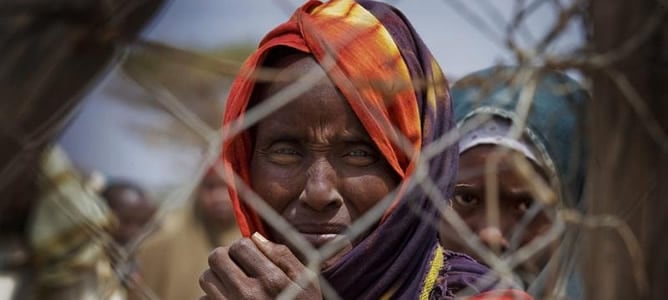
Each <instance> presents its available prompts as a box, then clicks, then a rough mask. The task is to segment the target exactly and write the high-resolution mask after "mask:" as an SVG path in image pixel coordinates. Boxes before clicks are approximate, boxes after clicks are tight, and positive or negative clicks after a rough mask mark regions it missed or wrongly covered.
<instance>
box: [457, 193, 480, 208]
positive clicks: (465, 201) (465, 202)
mask: <svg viewBox="0 0 668 300" xmlns="http://www.w3.org/2000/svg"><path fill="white" fill-rule="evenodd" d="M478 203H480V200H479V199H478V198H477V197H475V196H472V195H466V194H464V195H455V205H457V206H459V207H462V208H472V207H474V206H476V205H478Z"/></svg>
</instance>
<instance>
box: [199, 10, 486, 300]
mask: <svg viewBox="0 0 668 300" xmlns="http://www.w3.org/2000/svg"><path fill="white" fill-rule="evenodd" d="M265 67H268V68H273V69H274V70H275V72H274V73H272V74H271V81H270V82H268V83H265V82H261V81H260V80H258V79H257V78H258V77H257V76H256V75H257V74H258V73H257V71H258V69H259V68H265ZM447 86H448V85H447V82H446V79H445V77H444V76H443V73H442V72H441V70H440V68H439V66H438V64H437V63H436V62H435V61H434V58H433V57H432V55H431V53H430V52H429V50H428V49H427V48H426V46H425V45H424V44H423V42H422V41H421V40H420V38H419V36H418V35H417V34H416V33H415V31H414V29H413V28H412V26H411V25H410V24H409V23H408V21H407V20H406V18H405V17H404V16H403V15H402V14H401V13H400V12H398V11H397V10H396V9H394V8H392V7H391V6H389V5H386V4H382V3H378V2H373V1H358V2H355V1H350V0H340V1H330V2H327V3H321V2H319V1H310V2H307V3H306V4H304V5H303V6H302V7H300V8H299V9H298V10H297V11H296V12H295V13H294V15H293V16H292V17H291V19H290V20H289V21H288V22H286V23H284V24H282V25H280V26H278V27H277V28H276V29H274V30H273V31H271V32H270V33H269V34H267V36H266V37H265V38H264V39H263V40H262V42H261V43H260V46H259V48H258V50H257V51H255V52H254V53H253V54H252V55H251V56H250V58H249V59H248V60H247V61H246V63H245V64H244V66H243V68H242V71H241V74H240V75H239V76H238V77H237V79H236V81H235V82H234V85H233V87H232V91H231V93H230V96H229V98H228V102H227V104H226V110H225V115H224V127H223V130H224V132H225V136H224V137H225V139H224V143H223V154H222V157H221V160H220V161H219V168H218V169H219V170H220V171H221V172H223V173H224V175H225V176H226V178H227V180H228V181H229V182H230V183H234V184H230V186H231V188H230V196H231V198H232V201H233V204H234V208H235V212H236V218H237V223H238V224H239V227H240V229H241V231H242V234H243V235H244V236H245V237H246V238H244V239H241V240H240V241H238V242H236V243H234V244H233V245H231V246H230V247H221V248H217V249H216V250H215V251H214V252H213V253H212V254H211V255H210V256H209V265H210V269H209V270H207V271H206V272H205V273H204V274H203V275H202V277H201V278H200V286H201V287H202V289H203V290H204V292H205V293H206V294H207V297H208V298H211V299H242V298H275V297H276V296H278V295H279V294H280V293H281V292H283V291H284V290H285V288H287V287H292V288H294V289H295V291H296V292H297V295H298V298H301V299H313V298H321V297H322V291H325V292H327V291H328V290H329V291H330V292H331V291H332V290H333V291H334V292H336V293H337V294H338V295H339V296H340V297H342V298H344V299H360V298H361V299H377V298H395V299H399V298H400V299H406V298H411V299H415V298H420V299H428V298H429V297H433V296H437V297H440V296H441V295H440V294H439V295H432V294H431V293H432V291H433V290H434V285H435V284H437V283H439V282H442V280H440V281H439V280H438V279H439V276H440V277H441V278H440V279H443V276H447V272H443V270H444V259H443V252H442V250H441V248H439V246H438V242H437V237H436V231H435V228H434V226H433V225H432V222H431V221H434V220H435V218H436V209H435V206H434V204H433V203H432V200H431V199H429V198H428V197H427V195H426V193H425V192H424V191H423V190H422V189H420V188H416V187H415V185H414V183H415V181H414V180H411V179H413V178H415V176H414V175H416V173H417V171H418V170H422V171H424V172H423V173H425V174H424V175H425V176H427V177H428V178H429V179H431V181H432V182H433V183H434V185H435V188H436V191H435V192H437V193H440V194H442V195H444V196H445V198H446V199H447V198H448V197H449V196H450V195H451V193H452V189H453V183H454V182H453V181H454V179H455V172H456V166H457V156H458V151H457V147H456V146H454V147H450V148H448V149H446V150H445V151H442V152H440V153H438V154H436V155H434V156H433V157H429V158H426V159H425V158H421V157H420V155H421V154H420V152H421V151H422V149H424V148H425V147H428V146H429V145H430V144H432V143H434V142H435V141H436V140H437V139H438V138H439V137H441V136H442V135H444V134H445V133H446V132H448V131H449V130H451V129H452V128H454V120H453V118H452V110H451V103H450V98H449V95H448V91H447ZM303 87H306V88H303ZM290 93H292V94H293V96H294V95H296V96H295V97H289V98H290V100H289V101H286V102H287V103H280V104H278V105H277V101H273V100H278V101H281V99H272V98H281V97H283V96H285V95H286V94H290ZM271 105H277V107H275V108H274V109H272V110H271V113H268V114H267V115H266V116H264V118H261V120H259V121H258V122H256V123H252V124H244V121H246V122H247V123H251V122H253V120H252V119H253V118H254V116H257V115H258V114H262V111H263V110H264V109H266V108H267V107H268V106H271ZM240 124H241V125H240ZM244 126H247V127H248V129H247V130H242V129H243V128H245V127H244ZM418 164H421V165H420V166H418ZM425 166H429V167H425ZM251 190H252V191H253V192H255V193H256V196H259V197H260V198H262V199H263V200H264V201H263V202H261V203H258V202H255V201H253V200H252V199H253V198H254V197H253V196H255V195H253V194H252V193H251V192H250V191H251ZM384 199H387V200H388V201H384ZM264 204H266V205H264ZM261 206H267V207H266V208H270V209H271V211H273V212H275V213H276V214H277V215H280V216H281V217H283V220H285V221H286V222H287V224H289V225H290V226H289V227H290V228H292V229H294V230H289V229H285V228H282V227H281V226H280V225H281V224H282V223H281V222H280V221H277V220H276V218H271V217H267V215H266V213H264V214H263V217H261V216H260V214H259V213H258V210H259V208H261ZM379 207H380V209H382V210H381V211H380V212H381V214H378V216H379V217H380V218H379V219H378V218H375V220H377V221H375V222H373V223H372V225H371V226H370V227H369V228H368V229H365V230H363V231H362V232H357V230H359V228H358V226H354V224H356V222H360V221H361V220H363V219H365V217H366V216H367V214H373V213H375V212H377V210H378V208H379ZM274 217H276V216H274ZM284 225H285V224H284ZM279 228H281V229H279ZM331 245H337V247H336V248H335V249H338V251H329V250H331V249H332V247H329V246H331ZM305 248H306V251H305V250H304V249H305ZM308 248H311V249H310V250H313V249H319V250H320V251H321V252H320V253H319V254H318V255H312V254H313V253H314V252H313V251H308V250H309V249H308ZM324 252H328V253H324ZM320 256H324V257H323V258H324V259H321V257H320ZM471 263H474V264H475V262H471ZM306 265H308V266H310V268H308V269H311V270H313V269H318V271H319V273H320V279H321V280H320V281H318V280H315V281H310V283H309V281H302V280H300V279H301V277H302V276H301V274H304V273H305V272H307V273H308V269H307V267H306ZM314 265H315V267H313V266H314ZM320 270H321V271H320ZM448 292H449V294H448V295H451V294H452V293H451V292H452V291H448Z"/></svg>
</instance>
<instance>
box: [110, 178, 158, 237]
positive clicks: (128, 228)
mask: <svg viewBox="0 0 668 300" xmlns="http://www.w3.org/2000/svg"><path fill="white" fill-rule="evenodd" d="M102 197H103V198H104V199H105V200H106V202H107V205H109V208H110V209H111V210H112V211H113V212H114V215H115V216H116V219H117V220H118V222H117V223H118V226H117V227H116V229H115V230H113V231H112V237H113V238H114V240H115V241H116V242H117V243H118V244H119V245H121V246H127V245H128V244H129V243H130V242H131V241H133V240H134V239H135V238H137V237H138V236H139V235H140V234H141V233H142V230H144V229H145V227H146V225H147V224H148V222H149V221H150V220H151V217H153V214H154V213H155V211H156V206H155V205H154V204H153V203H152V202H151V200H150V199H149V198H148V197H147V195H146V193H145V192H144V190H143V189H142V188H141V187H139V186H138V185H136V184H133V183H131V182H129V181H117V182H112V183H111V184H109V185H107V187H106V188H105V189H104V190H103V191H102Z"/></svg>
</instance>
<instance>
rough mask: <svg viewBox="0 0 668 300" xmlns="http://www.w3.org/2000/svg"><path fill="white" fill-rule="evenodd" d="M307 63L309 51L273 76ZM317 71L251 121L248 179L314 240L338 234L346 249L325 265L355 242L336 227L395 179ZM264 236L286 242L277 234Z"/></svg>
mask: <svg viewBox="0 0 668 300" xmlns="http://www.w3.org/2000/svg"><path fill="white" fill-rule="evenodd" d="M314 66H315V67H317V68H320V67H319V65H317V64H316V63H315V61H314V60H313V58H311V57H302V58H300V59H299V60H297V61H296V62H294V63H293V64H291V65H289V66H288V67H286V68H285V69H284V70H283V71H281V73H280V74H279V75H278V77H279V78H280V77H281V76H285V75H286V74H303V73H305V72H306V71H307V70H308V69H309V68H311V67H314ZM320 70H321V71H322V69H320ZM322 72H323V73H322V74H324V71H322ZM324 78H325V79H323V80H322V81H320V82H319V83H318V84H316V85H315V86H314V87H313V88H311V89H310V90H308V91H307V92H306V93H304V94H302V95H301V96H299V97H298V98H296V99H295V100H294V101H292V102H291V103H290V104H288V105H286V106H284V107H283V108H281V109H279V110H278V111H276V112H274V113H272V114H271V115H270V116H269V117H267V118H265V119H263V120H262V121H261V122H259V123H258V124H257V127H256V128H255V136H254V139H255V140H254V151H253V155H252V159H251V185H252V187H253V189H254V190H255V192H257V193H258V194H259V195H260V196H261V197H262V198H263V199H264V200H265V201H267V202H268V203H269V205H270V206H271V207H272V208H274V210H276V211H277V212H278V213H279V214H281V215H282V216H283V217H284V218H285V219H286V220H287V221H288V222H289V223H290V224H292V225H293V226H294V227H295V228H296V230H297V231H299V232H300V233H302V235H303V236H304V237H305V238H306V240H308V241H309V242H310V243H311V244H312V245H313V246H314V247H316V248H318V247H320V246H322V245H323V244H325V243H327V242H329V241H332V240H334V239H338V238H342V239H344V241H345V244H346V246H345V248H344V249H343V250H342V251H340V252H339V253H338V254H337V255H336V256H334V257H332V258H330V259H329V260H327V261H326V262H325V264H324V267H327V266H329V265H331V264H332V263H333V262H334V261H336V259H338V257H340V256H342V255H343V254H344V253H345V252H347V251H349V250H350V249H351V248H352V247H353V245H354V244H355V242H356V241H353V240H350V239H347V238H346V237H345V236H343V235H342V233H343V231H344V230H346V229H347V228H348V227H350V226H351V224H352V223H353V222H354V221H355V220H356V219H357V218H358V217H359V216H361V215H362V214H364V213H365V212H366V211H367V210H369V209H370V208H371V207H373V206H374V205H375V204H376V203H378V202H379V201H380V200H381V199H383V197H385V196H386V195H387V194H389V193H390V192H391V191H392V190H393V189H394V188H395V187H396V186H397V184H398V179H397V176H396V175H395V174H394V172H393V171H392V170H391V168H390V167H389V165H388V164H387V162H386V160H385V159H384V157H383V156H382V154H381V153H379V152H378V150H377V149H376V147H375V146H374V143H373V141H372V140H371V138H370V137H369V135H368V134H367V132H366V130H365V129H364V127H363V126H362V124H361V123H360V121H359V120H358V119H357V117H356V115H355V114H354V113H353V111H352V109H351V108H350V106H349V105H348V103H347V102H346V100H345V99H344V98H343V96H342V95H341V94H340V93H339V92H338V90H337V89H336V87H335V86H334V84H333V83H332V82H331V80H329V79H328V78H327V77H326V76H325V77H324ZM284 86H286V84H285V83H282V82H276V83H272V84H271V85H270V86H269V87H268V88H267V89H266V90H265V91H266V92H260V95H256V96H257V97H261V98H260V99H262V98H265V97H266V96H267V95H271V94H272V93H274V92H276V91H278V90H280V89H282V88H283V87H284ZM271 235H272V238H273V239H274V240H277V241H278V242H282V243H287V242H286V240H285V238H284V237H282V236H281V235H280V234H278V233H276V232H271ZM288 246H289V245H288ZM295 250H296V249H293V251H295ZM295 252H297V253H299V251H295Z"/></svg>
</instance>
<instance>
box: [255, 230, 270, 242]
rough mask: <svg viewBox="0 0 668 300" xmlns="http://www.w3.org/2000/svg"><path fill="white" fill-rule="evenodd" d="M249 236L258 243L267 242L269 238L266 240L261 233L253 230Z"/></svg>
mask: <svg viewBox="0 0 668 300" xmlns="http://www.w3.org/2000/svg"><path fill="white" fill-rule="evenodd" d="M251 238H252V239H253V240H255V241H256V242H258V243H263V244H266V243H268V242H269V240H267V238H265V237H264V236H263V235H262V234H260V233H259V232H255V233H253V235H252V236H251Z"/></svg>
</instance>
